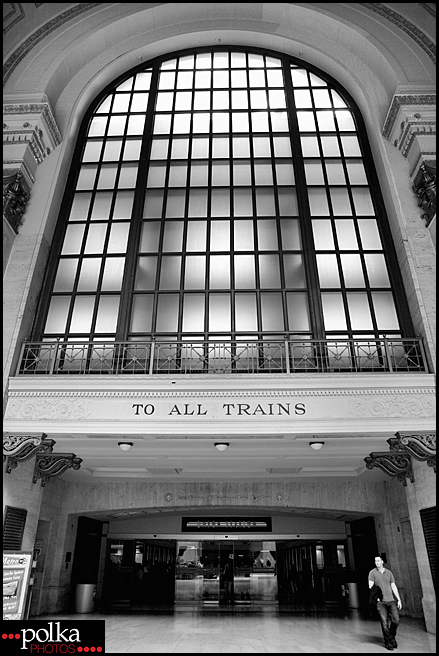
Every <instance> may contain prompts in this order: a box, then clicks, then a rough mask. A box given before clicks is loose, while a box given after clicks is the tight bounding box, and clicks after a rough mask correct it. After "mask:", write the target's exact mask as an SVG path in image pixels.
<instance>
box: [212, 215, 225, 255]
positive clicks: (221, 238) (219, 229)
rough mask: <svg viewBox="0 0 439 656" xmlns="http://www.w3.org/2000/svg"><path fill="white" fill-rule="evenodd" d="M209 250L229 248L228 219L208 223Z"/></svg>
mask: <svg viewBox="0 0 439 656" xmlns="http://www.w3.org/2000/svg"><path fill="white" fill-rule="evenodd" d="M210 250H211V251H229V250H230V223H229V222H228V221H212V222H211V224H210Z"/></svg>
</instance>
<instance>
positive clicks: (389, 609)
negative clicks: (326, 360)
mask: <svg viewBox="0 0 439 656" xmlns="http://www.w3.org/2000/svg"><path fill="white" fill-rule="evenodd" d="M377 611H378V615H379V616H380V621H381V629H382V632H383V636H384V642H385V644H386V645H387V644H388V643H389V642H390V643H391V642H392V640H393V639H394V638H395V636H396V629H397V628H398V624H399V613H398V606H397V603H396V601H378V602H377Z"/></svg>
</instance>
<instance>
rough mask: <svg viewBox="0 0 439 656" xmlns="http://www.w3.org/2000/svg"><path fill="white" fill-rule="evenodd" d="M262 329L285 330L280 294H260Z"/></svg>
mask: <svg viewBox="0 0 439 656" xmlns="http://www.w3.org/2000/svg"><path fill="white" fill-rule="evenodd" d="M261 311H262V330H266V331H270V332H272V331H283V330H285V323H284V317H283V312H282V296H281V294H278V293H276V294H261Z"/></svg>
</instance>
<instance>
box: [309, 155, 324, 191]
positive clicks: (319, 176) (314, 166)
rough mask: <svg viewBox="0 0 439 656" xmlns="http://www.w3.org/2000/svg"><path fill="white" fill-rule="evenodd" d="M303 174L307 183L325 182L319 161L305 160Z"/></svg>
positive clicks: (317, 183)
mask: <svg viewBox="0 0 439 656" xmlns="http://www.w3.org/2000/svg"><path fill="white" fill-rule="evenodd" d="M305 175H306V183H307V184H309V185H322V184H324V182H325V180H324V178H323V168H322V163H321V162H320V161H317V160H316V161H309V162H307V161H305Z"/></svg>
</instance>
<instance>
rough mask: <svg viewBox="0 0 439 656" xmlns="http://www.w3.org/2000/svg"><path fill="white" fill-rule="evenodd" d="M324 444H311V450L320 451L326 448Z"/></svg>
mask: <svg viewBox="0 0 439 656" xmlns="http://www.w3.org/2000/svg"><path fill="white" fill-rule="evenodd" d="M324 444H325V443H324V442H310V443H309V445H310V447H311V449H314V451H320V449H321V448H322V446H324Z"/></svg>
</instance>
